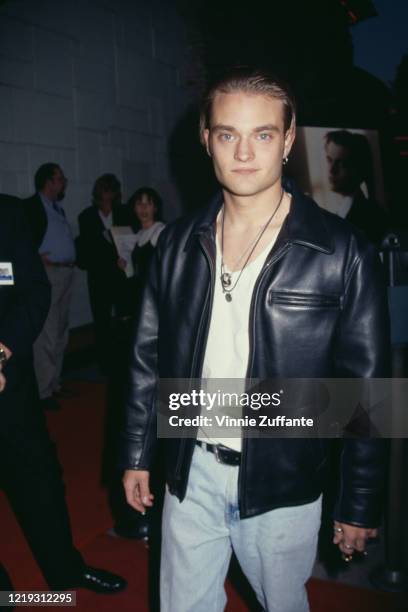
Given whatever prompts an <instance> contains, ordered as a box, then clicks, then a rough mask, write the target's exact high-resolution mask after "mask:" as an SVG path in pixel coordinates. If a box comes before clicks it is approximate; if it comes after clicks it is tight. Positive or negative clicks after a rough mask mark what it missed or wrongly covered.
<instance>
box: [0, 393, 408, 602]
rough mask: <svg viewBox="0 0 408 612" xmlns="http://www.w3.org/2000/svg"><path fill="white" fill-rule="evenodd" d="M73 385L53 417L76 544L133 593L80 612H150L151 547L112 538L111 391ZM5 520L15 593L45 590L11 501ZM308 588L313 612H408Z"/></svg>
mask: <svg viewBox="0 0 408 612" xmlns="http://www.w3.org/2000/svg"><path fill="white" fill-rule="evenodd" d="M72 387H73V388H74V389H75V390H77V391H78V392H79V394H80V395H79V397H78V398H75V399H72V400H69V401H68V400H67V401H64V402H63V409H62V410H61V411H60V412H57V413H51V414H49V415H48V422H49V428H50V432H51V436H52V438H53V439H54V440H55V441H56V443H57V446H58V451H59V457H60V461H61V463H62V465H63V467H64V474H65V483H66V487H67V501H68V506H69V510H70V515H71V521H72V525H73V533H74V539H75V543H76V545H77V546H78V548H79V549H80V550H81V551H82V552H83V554H84V556H85V558H86V560H87V562H89V563H90V564H91V565H96V566H99V567H104V568H106V569H110V570H112V571H115V572H117V573H119V574H121V575H123V576H124V577H126V578H127V580H128V581H129V587H128V589H127V590H126V591H125V592H123V593H120V594H118V595H111V596H107V595H105V596H103V595H96V594H94V593H91V592H89V591H85V590H79V591H78V593H77V606H76V610H78V612H94V611H96V612H108V611H109V612H111V611H113V610H115V611H119V612H148V588H147V550H146V548H145V546H144V545H143V543H140V542H134V541H129V540H123V539H120V538H112V537H110V536H107V535H106V530H107V529H108V528H109V527H111V526H112V520H111V516H110V513H109V508H108V506H107V502H106V493H105V490H104V489H103V488H102V486H101V485H100V473H101V455H102V446H103V422H104V410H105V392H106V390H105V387H104V385H100V384H96V383H82V382H81V383H80V382H78V383H75V384H72ZM79 417H81V418H79ZM79 423H80V424H81V425H80V426H79ZM27 503H35V500H27ZM0 516H1V527H0V530H1V531H0V538H1V561H2V562H3V563H4V565H5V566H6V567H7V569H8V571H9V573H10V576H11V578H12V580H13V582H14V585H15V588H16V589H17V590H30V589H36V590H42V589H44V590H45V589H46V586H45V583H44V581H43V579H42V576H41V574H40V572H39V570H38V568H37V566H36V564H35V562H34V560H33V558H32V556H31V553H30V550H29V549H28V547H27V545H26V543H25V540H24V538H23V536H22V534H21V531H20V528H19V526H18V524H17V523H16V521H15V519H14V516H13V514H12V512H11V510H10V508H9V506H8V503H7V500H6V499H5V498H4V496H3V495H1V496H0ZM44 537H47V534H44ZM308 590H309V594H310V601H311V610H312V612H328V611H330V612H397V611H398V612H404V611H406V610H407V609H408V606H407V605H406V601H405V607H404V602H403V599H402V598H401V597H395V596H393V595H390V594H388V593H381V592H376V591H368V590H365V589H357V588H355V587H349V586H345V585H343V584H340V583H335V582H331V581H321V580H315V579H312V580H311V581H310V582H309V585H308ZM227 591H228V600H229V601H228V607H227V612H250V611H249V608H248V607H247V606H246V605H245V604H244V603H243V602H242V600H241V599H240V597H239V596H238V594H237V593H236V591H235V590H234V589H233V587H232V586H231V585H229V584H228V585H227ZM25 609H26V610H29V609H31V608H25ZM32 609H33V610H34V608H32ZM35 609H36V610H38V608H35ZM174 612H177V611H174Z"/></svg>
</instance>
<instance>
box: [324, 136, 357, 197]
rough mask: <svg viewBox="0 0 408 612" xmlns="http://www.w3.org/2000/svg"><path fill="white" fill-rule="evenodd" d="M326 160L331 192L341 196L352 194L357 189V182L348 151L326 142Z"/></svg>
mask: <svg viewBox="0 0 408 612" xmlns="http://www.w3.org/2000/svg"><path fill="white" fill-rule="evenodd" d="M326 160H327V165H328V169H329V181H330V186H331V188H332V190H333V191H335V192H337V193H341V194H343V195H351V194H353V193H354V192H355V191H356V189H357V188H358V185H359V181H358V178H357V175H356V173H355V169H354V168H353V162H352V159H351V155H350V151H349V150H348V149H347V148H346V147H342V146H341V145H337V144H335V143H334V142H328V143H327V144H326Z"/></svg>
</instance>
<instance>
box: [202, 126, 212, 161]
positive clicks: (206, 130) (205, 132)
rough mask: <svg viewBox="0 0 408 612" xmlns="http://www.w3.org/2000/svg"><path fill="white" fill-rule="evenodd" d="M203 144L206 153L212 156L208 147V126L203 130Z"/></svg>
mask: <svg viewBox="0 0 408 612" xmlns="http://www.w3.org/2000/svg"><path fill="white" fill-rule="evenodd" d="M203 145H204V146H205V149H206V151H207V154H208V155H209V156H210V157H212V155H211V149H210V130H209V129H208V128H206V129H205V130H204V131H203Z"/></svg>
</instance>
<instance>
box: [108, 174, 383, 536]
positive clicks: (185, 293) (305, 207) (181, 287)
mask: <svg viewBox="0 0 408 612" xmlns="http://www.w3.org/2000/svg"><path fill="white" fill-rule="evenodd" d="M286 189H287V190H288V191H291V192H292V196H293V201H292V205H291V209H290V212H289V214H288V216H287V218H286V221H285V223H284V225H283V227H282V230H281V232H280V233H279V236H278V239H277V241H276V243H275V245H274V247H273V248H272V250H271V252H270V254H269V255H268V257H267V259H266V262H265V264H264V267H263V269H262V271H261V273H260V275H259V277H258V280H257V282H256V285H255V289H254V293H253V297H252V303H251V308H250V320H249V334H250V356H249V361H248V376H251V377H254V378H261V379H264V378H275V377H287V378H290V377H298V378H301V377H303V378H320V377H332V378H334V377H343V378H346V377H383V376H388V375H389V371H388V367H389V350H390V344H389V322H388V308H387V299H386V291H385V287H384V282H383V278H382V270H381V264H380V262H379V259H378V255H377V253H376V251H375V250H374V248H373V247H371V246H370V245H369V244H368V243H367V242H366V240H365V239H364V238H363V236H362V235H361V234H360V233H359V232H358V231H354V230H353V229H352V227H351V226H350V225H349V224H348V223H347V222H345V221H343V220H342V219H340V218H338V217H336V216H334V215H332V214H330V213H328V212H326V211H324V210H322V209H321V208H319V207H318V206H317V204H316V203H314V202H313V201H312V200H311V199H309V198H307V197H306V196H304V195H303V194H302V193H300V192H299V191H297V189H296V188H295V186H293V185H290V184H287V185H286ZM221 203H222V199H221V197H217V198H215V199H214V201H213V202H212V203H211V204H210V206H209V207H208V208H207V209H206V210H205V211H204V212H202V213H200V214H198V215H195V216H192V217H189V218H182V219H179V220H177V221H176V222H174V223H172V224H170V225H168V226H167V227H166V229H165V230H164V231H163V232H162V234H161V236H160V239H159V243H158V247H157V249H156V253H155V257H154V259H153V262H152V266H151V269H150V276H149V280H148V284H147V286H146V289H145V292H144V297H143V300H142V305H141V312H140V316H139V320H138V325H137V333H136V337H135V342H134V350H133V363H132V367H131V380H130V387H129V393H128V398H127V406H126V424H125V428H124V431H123V433H122V444H121V447H122V450H121V460H120V463H121V467H123V468H130V469H132V468H133V469H149V468H150V466H151V464H152V457H153V454H154V451H155V447H156V442H157V439H156V416H157V415H156V406H155V392H156V383H157V378H158V377H162V378H189V377H193V378H200V374H201V370H202V364H203V358H204V352H205V346H206V339H207V333H208V328H209V321H210V316H211V305H212V295H213V287H214V282H215V278H214V276H215V272H214V271H215V234H214V231H215V219H216V216H217V213H218V211H219V208H220V206H221ZM221 348H222V344H220V349H221ZM163 444H164V447H165V463H166V472H167V483H168V486H169V489H170V491H171V492H172V493H174V494H175V495H177V497H178V498H179V499H180V500H182V499H183V497H184V495H185V492H186V487H187V481H188V474H189V469H190V464H191V458H192V454H193V451H194V440H191V439H172V440H165V441H163ZM328 445H329V441H328V440H322V439H316V440H315V439H313V440H311V439H262V440H259V439H244V440H243V446H242V461H241V466H240V468H239V469H240V474H239V504H240V514H241V518H245V517H249V516H254V515H257V514H261V513H263V512H267V511H269V510H272V509H273V508H278V507H284V506H295V505H300V504H304V503H308V502H311V501H313V500H314V499H316V498H317V497H318V496H319V495H320V493H321V491H322V487H323V483H324V478H325V472H326V463H327V451H328ZM385 455H386V448H385V445H384V444H383V443H382V442H381V441H380V440H368V439H365V440H361V439H360V440H351V439H349V440H345V442H344V446H343V451H342V459H341V478H340V491H339V497H338V502H337V506H336V511H335V517H336V518H337V519H338V520H340V521H342V522H345V523H350V524H354V525H359V526H365V527H375V526H376V525H377V524H378V521H379V517H380V500H381V492H382V488H383V480H384V478H383V476H384V473H383V472H384V466H385V463H386V462H385Z"/></svg>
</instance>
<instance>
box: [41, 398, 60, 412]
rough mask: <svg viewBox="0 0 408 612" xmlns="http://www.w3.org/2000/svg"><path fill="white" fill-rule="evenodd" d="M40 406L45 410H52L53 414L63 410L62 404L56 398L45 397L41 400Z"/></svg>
mask: <svg viewBox="0 0 408 612" xmlns="http://www.w3.org/2000/svg"><path fill="white" fill-rule="evenodd" d="M40 406H41V408H42V409H43V410H50V411H52V412H56V411H57V410H60V409H61V406H60V404H59V403H58V402H57V400H56V399H55V398H54V397H51V396H50V397H45V398H44V399H41V400H40Z"/></svg>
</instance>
